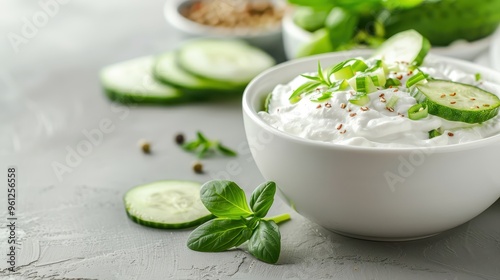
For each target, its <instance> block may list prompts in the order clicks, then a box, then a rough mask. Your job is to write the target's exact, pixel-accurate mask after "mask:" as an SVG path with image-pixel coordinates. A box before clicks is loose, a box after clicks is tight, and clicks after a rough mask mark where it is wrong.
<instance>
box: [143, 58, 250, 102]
mask: <svg viewBox="0 0 500 280" xmlns="http://www.w3.org/2000/svg"><path fill="white" fill-rule="evenodd" d="M161 58H162V56H158V57H157V60H156V62H155V64H154V65H153V71H152V72H153V73H152V74H153V77H154V79H155V80H157V81H158V82H160V83H162V84H165V85H167V86H171V87H174V88H176V89H178V90H180V91H181V92H182V93H184V94H185V95H186V96H187V97H188V98H191V99H192V100H200V101H203V100H213V99H220V98H231V97H235V96H241V94H242V93H243V91H244V90H245V87H246V85H240V86H234V87H232V88H231V87H230V86H228V85H226V84H221V87H220V88H216V87H210V86H207V87H196V86H188V85H185V84H179V83H176V82H175V81H174V80H172V79H168V78H167V77H165V75H162V74H160V73H159V70H158V68H159V67H157V65H158V63H159V61H160V59H161ZM177 66H178V67H180V65H177ZM182 70H184V69H183V68H182ZM214 83H215V81H214ZM214 86H215V85H214Z"/></svg>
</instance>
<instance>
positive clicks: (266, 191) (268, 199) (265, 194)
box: [250, 182, 276, 218]
mask: <svg viewBox="0 0 500 280" xmlns="http://www.w3.org/2000/svg"><path fill="white" fill-rule="evenodd" d="M275 194H276V183H274V182H265V183H262V184H260V186H258V187H257V188H256V189H255V190H254V191H253V193H252V196H251V198H250V208H251V209H252V211H253V212H254V213H255V216H256V217H259V218H264V217H265V216H266V215H267V212H268V211H269V208H271V205H273V202H274V195H275Z"/></svg>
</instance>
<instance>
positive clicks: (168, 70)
mask: <svg viewBox="0 0 500 280" xmlns="http://www.w3.org/2000/svg"><path fill="white" fill-rule="evenodd" d="M153 74H154V77H155V78H156V79H157V80H158V81H160V82H162V83H165V84H167V85H170V86H173V87H175V88H179V89H180V90H182V91H183V92H185V93H186V94H199V95H220V94H225V93H241V92H242V91H243V89H244V86H241V85H238V86H235V85H232V84H228V83H224V82H218V81H213V80H209V79H205V78H200V77H197V76H194V75H192V74H190V73H188V72H186V71H185V70H184V69H182V68H181V67H179V65H178V63H177V52H175V51H171V52H167V53H165V54H162V55H160V56H158V58H157V59H156V62H155V64H154V67H153Z"/></svg>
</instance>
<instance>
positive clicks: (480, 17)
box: [384, 0, 500, 46]
mask: <svg viewBox="0 0 500 280" xmlns="http://www.w3.org/2000/svg"><path fill="white" fill-rule="evenodd" d="M499 23H500V1H498V0H475V1H471V0H441V1H438V2H426V3H424V4H422V5H420V6H418V7H416V8H413V9H408V10H400V11H395V12H393V14H392V15H391V16H390V17H389V18H388V19H387V20H386V21H385V22H384V25H385V28H386V36H387V37H390V36H392V35H394V34H396V33H398V32H400V31H404V30H407V29H415V30H417V31H418V32H419V33H420V34H422V35H423V36H424V37H427V38H428V39H429V41H430V42H431V44H433V45H435V46H447V45H449V44H450V43H452V42H453V41H455V40H457V39H465V40H467V41H475V40H478V39H481V38H484V37H486V36H488V35H490V34H491V33H493V32H494V31H495V30H496V28H497V27H498V24H499Z"/></svg>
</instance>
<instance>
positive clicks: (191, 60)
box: [177, 39, 275, 87]
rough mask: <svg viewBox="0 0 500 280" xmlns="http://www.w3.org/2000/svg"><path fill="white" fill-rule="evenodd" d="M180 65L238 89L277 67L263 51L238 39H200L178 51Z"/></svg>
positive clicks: (189, 71)
mask: <svg viewBox="0 0 500 280" xmlns="http://www.w3.org/2000/svg"><path fill="white" fill-rule="evenodd" d="M177 59H178V60H177V61H178V63H179V66H180V67H182V68H183V69H184V70H186V71H187V72H188V73H191V74H193V75H194V76H198V77H203V78H205V79H209V80H213V81H217V82H220V83H227V84H229V85H232V86H235V87H238V86H244V85H246V84H248V83H249V82H250V81H251V80H252V79H253V78H254V77H255V76H257V75H258V74H260V73H261V72H262V71H264V70H266V69H268V68H269V67H271V66H273V65H274V64H275V61H274V59H273V58H272V57H271V56H269V55H268V54H267V53H265V52H264V51H262V50H260V49H257V48H255V47H252V46H250V45H248V44H246V43H244V42H241V41H236V40H216V39H199V40H193V41H190V42H188V43H186V44H184V45H183V46H182V47H181V48H180V49H179V55H178V58H177Z"/></svg>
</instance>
